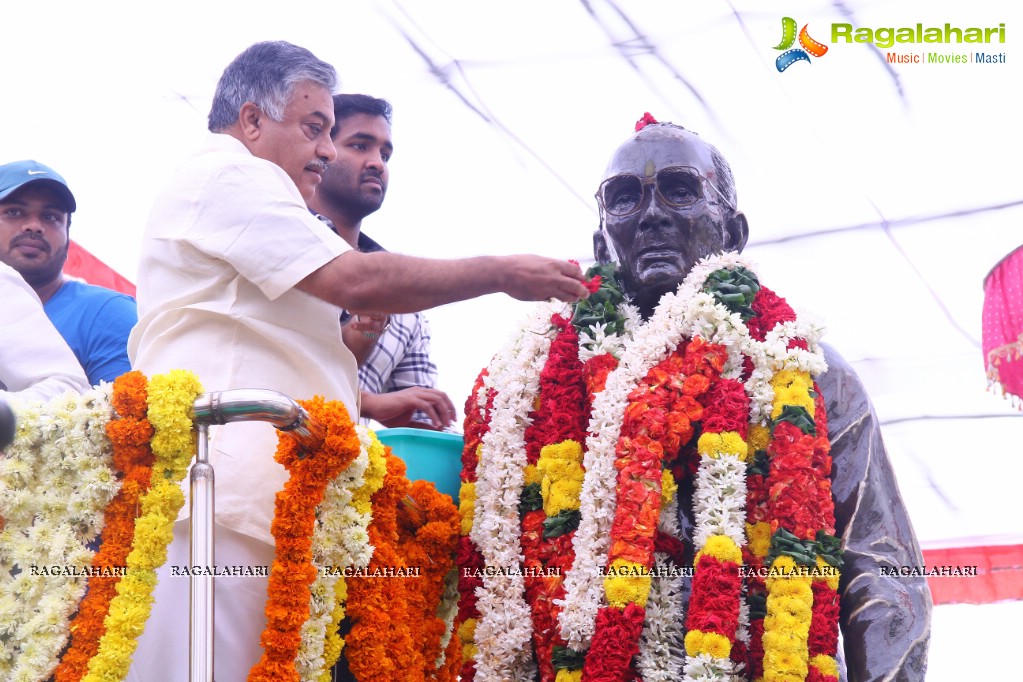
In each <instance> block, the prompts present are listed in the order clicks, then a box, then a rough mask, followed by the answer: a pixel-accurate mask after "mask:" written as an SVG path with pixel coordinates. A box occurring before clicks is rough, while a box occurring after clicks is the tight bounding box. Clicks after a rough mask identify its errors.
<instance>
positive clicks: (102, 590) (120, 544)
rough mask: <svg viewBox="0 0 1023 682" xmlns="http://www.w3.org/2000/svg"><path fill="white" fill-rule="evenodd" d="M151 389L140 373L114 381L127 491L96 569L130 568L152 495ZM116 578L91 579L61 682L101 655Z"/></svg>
mask: <svg viewBox="0 0 1023 682" xmlns="http://www.w3.org/2000/svg"><path fill="white" fill-rule="evenodd" d="M147 383H148V382H147V381H146V377H145V375H143V374H142V373H141V372H138V371H134V372H129V373H127V374H123V375H121V376H120V377H118V378H117V379H116V380H114V392H113V397H112V404H113V407H114V410H116V412H117V417H118V418H117V419H113V420H111V421H109V422H108V423H107V427H106V431H107V436H108V437H109V438H110V442H111V444H112V445H113V450H114V451H113V462H114V466H115V468H116V470H117V471H118V472H119V473H120V476H121V489H120V490H119V491H118V493H117V495H116V496H115V497H114V499H113V500H111V502H110V505H109V506H108V507H107V510H106V515H105V524H104V526H103V535H102V544H101V545H100V548H99V551H97V552H96V554H95V555H94V556H93V559H92V566H93V568H95V569H104V568H119V567H122V566H124V565H125V563H126V561H127V558H128V552H129V551H131V544H132V538H133V537H134V533H135V517H136V514H137V513H138V504H139V499H140V497H141V495H142V494H143V493H145V491H147V490H148V489H149V483H150V477H151V475H152V466H153V452H152V450H151V449H150V447H149V440H150V439H151V438H152V436H153V427H152V425H151V424H150V423H149V420H148V419H147V418H146V411H147V405H146V399H147V393H146V386H147ZM113 573H114V574H113V575H110V576H105V575H93V576H91V577H90V578H89V592H88V594H86V596H85V598H84V599H83V600H82V602H81V604H80V605H79V607H78V614H77V615H76V616H75V618H74V619H73V620H72V621H71V624H70V630H71V646H70V647H69V648H68V650H67V651H66V652H65V654H64V656H63V658H62V660H61V663H60V666H59V667H58V668H57V671H56V673H55V674H54V680H55V681H56V682H78V680H80V679H81V678H82V677H83V676H84V675H85V674H86V672H87V671H88V665H89V659H90V658H92V657H93V656H94V655H95V654H96V651H97V650H98V649H99V641H100V638H101V637H102V635H103V633H104V632H105V631H106V628H105V627H104V625H103V619H104V618H105V617H106V615H107V611H108V609H109V607H110V602H111V600H112V599H113V598H114V596H115V595H116V594H117V582H118V580H119V579H120V577H119V576H118V575H116V571H115V572H113Z"/></svg>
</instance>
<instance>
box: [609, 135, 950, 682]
mask: <svg viewBox="0 0 1023 682" xmlns="http://www.w3.org/2000/svg"><path fill="white" fill-rule="evenodd" d="M672 169H676V170H672ZM678 169H686V170H687V173H689V175H688V176H682V175H680V174H679V170H678ZM673 176H674V177H673ZM682 177H686V179H690V185H689V186H690V187H691V191H688V192H687V191H686V190H685V187H684V185H685V183H684V182H680V181H679V179H680V178H682ZM605 178H606V179H605V180H604V182H603V183H602V184H601V186H600V191H599V192H598V193H597V199H598V202H599V203H600V204H601V209H602V221H603V222H602V228H601V229H600V230H599V231H597V232H596V233H595V234H594V238H593V241H594V256H595V257H596V259H597V261H598V262H601V263H607V262H610V261H617V263H618V267H619V273H620V277H621V281H622V285H623V288H624V290H625V293H626V294H628V295H629V296H631V297H632V299H633V301H634V302H635V303H636V305H637V306H638V307H639V309H640V312H641V313H642V314H643V315H644V317H649V315H650V313H651V312H652V310H653V308H654V306H656V304H657V302H658V301H660V300H661V297H662V296H663V295H664V294H666V293H668V292H672V291H675V289H676V288H678V286H679V284H681V282H682V280H683V279H684V278H685V276H686V275H687V274H689V271H690V270H691V269H692V267H693V266H694V265H695V264H696V263H697V262H699V261H700V259H702V258H704V257H706V256H709V255H711V254H714V253H718V252H721V251H727V250H736V251H741V250H742V249H743V247H744V246H745V245H746V239H747V237H748V234H749V228H748V223H747V220H746V217H745V216H744V215H743V213H742V212H741V211H739V210H738V209H737V208H736V193H735V184H734V180H733V178H732V172H731V169H730V168H729V166H728V162H727V161H726V160H725V159H724V157H723V156H722V155H721V154H720V152H718V150H717V149H716V148H715V147H713V146H712V145H710V144H707V143H706V142H703V141H702V140H701V139H700V138H699V137H698V136H697V135H695V134H694V133H692V132H690V131H688V130H684V129H682V128H680V127H678V126H675V125H671V124H664V123H661V124H656V123H655V124H651V125H647V126H644V127H643V128H641V129H640V130H639V131H637V132H636V134H635V135H633V136H632V137H631V138H630V139H629V140H627V141H626V142H625V143H624V144H622V145H621V146H620V147H619V148H618V151H617V152H615V155H614V157H613V158H612V159H611V162H610V163H609V164H608V168H607V172H606V173H605ZM622 178H625V179H624V180H623V179H622ZM634 178H641V179H642V180H643V181H644V182H642V183H637V182H636V181H635V180H634ZM697 180H698V182H697ZM640 185H642V187H641V189H640V190H639V193H638V194H637V187H640ZM655 190H656V191H655ZM824 348H825V357H826V358H827V363H828V371H827V372H826V373H825V374H824V375H823V376H822V377H821V378H820V387H821V390H822V391H823V393H824V397H825V399H826V402H827V408H828V409H827V413H828V418H829V427H830V432H831V454H832V458H833V473H832V493H833V495H834V497H835V507H836V510H835V516H836V522H837V530H838V535H839V537H841V538H842V542H843V547H844V550H845V551H844V554H845V568H844V570H843V577H842V582H841V587H840V592H841V599H842V601H841V604H842V616H841V629H842V634H843V640H844V644H845V660H846V665H847V667H848V679H849V680H856V681H860V680H879V679H893V680H915V679H920V680H922V679H923V678H924V672H925V669H926V657H927V644H928V639H929V637H930V615H931V598H930V592H929V590H928V588H927V583H926V579H925V578H920V577H918V578H914V579H906V578H899V577H895V576H891V577H885V576H882V575H881V572H882V567H884V568H890V567H893V566H920V565H922V564H923V561H922V558H921V553H920V548H919V545H918V544H917V540H916V536H915V535H914V533H913V528H912V525H911V523H910V520H909V516H908V514H907V511H906V508H905V506H904V505H903V503H902V498H901V496H900V495H899V490H898V485H897V483H896V480H895V476H894V474H893V472H892V468H891V463H890V462H889V459H888V454H887V452H886V451H885V447H884V443H883V441H882V438H881V432H880V428H879V425H878V423H877V418H876V416H875V414H874V411H873V407H872V406H871V404H870V400H869V398H868V397H867V395H866V392H865V390H864V388H863V385H862V384H861V383H860V381H859V379H858V377H857V376H856V374H855V372H854V371H853V370H852V368H851V367H850V366H849V365H848V363H847V362H846V361H845V360H844V359H842V358H841V356H840V355H838V353H836V352H835V351H834V350H833V349H831V348H828V347H827V346H826V345H825V347H824ZM691 509H692V507H691V506H689V505H684V504H683V505H680V510H682V512H683V514H685V513H686V512H687V511H689V510H691ZM683 525H686V523H685V522H683ZM688 527H692V520H691V519H689V521H688ZM843 679H845V678H843Z"/></svg>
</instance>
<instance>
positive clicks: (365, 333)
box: [341, 313, 391, 367]
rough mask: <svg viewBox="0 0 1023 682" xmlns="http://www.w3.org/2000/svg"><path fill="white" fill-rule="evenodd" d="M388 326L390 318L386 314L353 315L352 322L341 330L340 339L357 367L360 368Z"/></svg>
mask: <svg viewBox="0 0 1023 682" xmlns="http://www.w3.org/2000/svg"><path fill="white" fill-rule="evenodd" d="M390 324H391V323H390V316H388V315H387V314H386V313H362V314H358V315H353V316H352V320H351V321H350V322H349V323H348V324H346V325H345V326H344V327H343V328H342V329H341V339H342V340H343V341H344V342H345V345H346V346H348V350H350V351H352V355H354V356H355V361H356V362H357V363H358V364H359V367H362V365H363V363H364V362H365V361H366V358H368V357H369V354H370V352H371V351H372V350H373V348H374V347H376V345H377V341H379V340H380V337H381V336H383V333H384V332H385V331H387V328H388V327H389V326H390Z"/></svg>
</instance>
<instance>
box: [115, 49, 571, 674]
mask: <svg viewBox="0 0 1023 682" xmlns="http://www.w3.org/2000/svg"><path fill="white" fill-rule="evenodd" d="M337 85H338V83H337V76H336V73H335V71H334V68H333V67H332V66H331V65H329V64H327V63H325V62H323V61H321V60H319V59H317V58H316V57H315V56H314V55H313V54H312V53H311V52H309V51H308V50H306V49H304V48H301V47H298V46H295V45H291V44H289V43H285V42H266V43H257V44H255V45H253V46H251V47H249V48H248V49H246V50H245V51H244V52H242V53H241V54H240V55H239V56H238V57H237V58H236V59H235V60H234V61H233V62H232V63H231V64H230V65H229V66H228V67H227V69H226V70H225V71H224V73H223V75H222V77H221V79H220V82H219V84H218V86H217V90H216V94H215V96H214V98H213V105H212V108H211V110H210V115H209V129H210V132H211V133H212V134H211V135H210V137H209V140H208V142H207V144H206V146H205V148H204V149H202V150H201V152H200V153H199V154H197V155H196V156H194V157H192V158H191V159H189V160H187V161H186V162H185V163H184V164H183V165H182V167H181V168H179V169H178V171H177V172H176V173H175V174H174V175H173V177H172V178H171V179H170V181H169V183H168V185H167V186H166V187H165V188H164V189H163V191H162V192H161V193H160V195H159V197H158V198H157V200H156V202H155V205H154V207H153V210H152V213H151V214H150V217H149V220H148V223H147V226H146V232H145V236H144V240H143V245H142V254H141V259H140V266H139V273H140V275H139V281H138V303H139V324H138V326H137V327H136V328H135V329H134V331H133V332H132V335H131V338H130V339H129V343H128V353H129V357H130V359H131V360H132V366H133V367H135V368H136V369H140V370H142V371H143V372H145V373H146V374H147V375H153V374H156V373H161V372H166V371H168V370H171V369H188V370H192V371H194V372H195V373H196V374H197V375H198V376H199V379H200V380H201V381H202V382H203V385H204V386H205V388H206V389H207V390H209V391H222V390H228V389H236V388H267V389H273V390H276V391H280V392H282V393H285V394H288V395H290V396H293V397H296V398H305V397H312V396H314V395H322V396H324V397H325V398H326V399H328V400H339V401H342V402H344V404H345V405H346V406H347V407H348V410H349V412H350V413H351V414H352V415H358V414H359V406H358V381H357V367H356V363H355V360H354V358H353V356H352V354H351V352H350V351H348V349H347V348H346V347H345V345H344V344H343V343H342V342H341V328H340V324H339V313H340V309H342V308H344V309H347V310H349V311H353V312H359V311H370V310H372V311H379V312H385V313H406V312H415V311H419V310H424V309H426V308H431V307H434V306H438V305H442V304H445V303H451V302H454V301H459V300H464V299H467V298H472V297H475V296H480V295H483V294H489V293H501V292H503V293H507V294H509V295H511V296H513V297H515V298H519V299H523V300H541V299H546V298H551V297H556V298H560V299H563V300H576V299H579V298H581V297H584V296H586V295H587V292H586V289H585V287H584V286H583V285H582V283H581V280H582V273H581V272H580V270H579V268H578V266H577V265H575V264H572V263H569V262H568V261H563V260H556V259H552V258H544V257H540V256H531V255H519V256H499V257H479V258H469V259H460V260H431V259H421V258H411V257H407V256H402V255H398V254H394V253H361V252H359V251H355V250H352V249H351V248H350V247H349V246H348V244H346V243H345V242H344V240H342V239H341V238H340V237H338V236H337V235H336V234H334V233H333V232H331V231H330V229H329V228H328V227H327V226H326V225H325V224H324V223H323V222H321V221H319V220H317V219H316V218H315V217H314V216H313V215H312V214H311V213H310V212H309V210H308V209H307V208H306V201H308V200H309V198H310V197H312V195H313V192H314V190H315V189H316V186H317V185H318V184H319V182H320V180H321V178H322V175H323V172H324V169H325V168H326V167H327V164H329V163H330V162H331V161H332V160H334V158H335V156H336V151H335V149H334V145H333V144H332V142H331V138H330V132H331V128H332V127H333V125H334V108H333V102H332V99H331V95H332V93H333V92H334V90H336V89H337ZM275 443H276V437H275V434H274V432H273V429H272V427H271V426H269V425H267V424H257V423H252V424H235V425H232V426H230V427H227V428H224V429H223V430H222V431H221V432H218V433H213V434H212V441H211V447H210V458H211V461H212V463H213V465H214V467H215V469H216V472H217V481H218V482H217V529H216V532H217V544H216V548H215V551H216V559H217V563H218V564H221V565H225V564H230V565H249V566H267V567H269V566H270V565H271V564H272V562H273V557H274V551H273V538H272V536H271V533H270V522H271V519H272V517H273V510H274V494H275V493H276V491H278V490H279V489H280V488H281V486H282V485H283V483H284V481H285V480H286V477H287V474H286V471H285V470H284V468H283V467H282V466H281V465H279V464H277V463H276V462H275V461H274V459H273V453H274V447H275ZM187 548H188V527H187V522H186V521H184V520H183V519H179V521H178V523H177V525H176V527H175V535H174V541H173V543H172V545H171V548H170V556H169V559H168V562H167V564H165V566H164V569H163V572H162V573H161V574H160V582H159V585H158V586H157V589H156V593H155V598H156V604H155V607H154V611H153V614H152V616H151V618H150V621H149V623H148V624H147V626H146V630H145V633H144V634H143V636H142V638H141V639H140V641H139V647H138V650H137V652H136V655H135V660H134V664H133V667H132V670H131V672H130V674H129V677H128V679H129V680H135V681H139V682H141V681H142V680H147V681H148V680H153V679H164V680H183V679H186V678H187V662H188V653H187V643H186V640H185V637H186V636H187V633H188V609H187V608H184V606H183V604H185V603H186V602H187V594H188V580H187V579H183V578H180V577H171V575H170V570H171V569H172V568H173V567H174V566H180V565H186V564H187V563H188V553H187ZM216 589H217V601H216V614H215V619H216V624H217V627H216V638H215V648H216V662H215V678H216V679H217V680H218V682H234V681H237V680H243V679H244V678H245V676H246V673H247V672H248V671H249V669H250V668H251V667H252V666H253V665H254V664H255V663H256V662H257V661H258V660H259V657H260V642H259V633H260V632H261V631H262V629H263V627H264V623H265V616H264V613H263V606H264V602H265V600H266V580H265V578H264V579H259V578H244V579H242V578H234V579H231V578H227V579H218V580H217V585H216Z"/></svg>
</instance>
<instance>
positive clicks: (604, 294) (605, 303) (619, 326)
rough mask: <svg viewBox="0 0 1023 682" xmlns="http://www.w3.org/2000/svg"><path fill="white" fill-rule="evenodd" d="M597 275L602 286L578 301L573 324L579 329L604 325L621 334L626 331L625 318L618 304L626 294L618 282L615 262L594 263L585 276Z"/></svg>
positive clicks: (612, 331) (583, 329) (588, 277)
mask: <svg viewBox="0 0 1023 682" xmlns="http://www.w3.org/2000/svg"><path fill="white" fill-rule="evenodd" d="M597 275H599V276H600V287H599V288H598V289H597V290H596V291H594V292H593V293H592V294H590V295H589V297H588V298H585V299H583V300H581V301H579V302H578V303H576V306H575V314H573V315H572V324H573V325H574V326H575V328H576V329H578V330H579V331H586V330H589V329H590V327H600V326H601V325H603V326H604V328H605V330H606V331H607V333H608V334H621V333H623V332H624V331H625V318H624V317H622V316H621V315H619V314H618V306H619V305H621V303H622V301H624V300H625V294H624V293H622V287H621V284H620V283H619V282H618V276H617V266H616V265H615V264H614V263H607V264H605V265H600V264H597V265H594V266H592V267H590V268H589V269H588V270H587V271H586V274H585V277H586V278H587V279H592V278H593V277H594V276H597Z"/></svg>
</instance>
